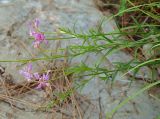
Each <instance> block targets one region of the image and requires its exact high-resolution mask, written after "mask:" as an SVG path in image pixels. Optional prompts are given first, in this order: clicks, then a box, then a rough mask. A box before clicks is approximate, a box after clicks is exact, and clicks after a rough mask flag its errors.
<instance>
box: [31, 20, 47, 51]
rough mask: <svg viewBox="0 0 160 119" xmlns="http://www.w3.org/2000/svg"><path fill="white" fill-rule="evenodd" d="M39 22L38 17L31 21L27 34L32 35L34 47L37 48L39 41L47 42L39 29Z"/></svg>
mask: <svg viewBox="0 0 160 119" xmlns="http://www.w3.org/2000/svg"><path fill="white" fill-rule="evenodd" d="M39 23H40V21H39V20H38V19H35V20H34V21H33V22H31V23H30V25H29V35H30V36H32V37H34V39H35V40H34V42H33V45H34V48H38V47H39V46H40V44H41V43H43V42H44V43H45V44H48V41H47V40H46V38H45V35H44V34H43V33H41V32H40V31H39V28H38V27H39Z"/></svg>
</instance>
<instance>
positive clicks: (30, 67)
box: [27, 63, 32, 72]
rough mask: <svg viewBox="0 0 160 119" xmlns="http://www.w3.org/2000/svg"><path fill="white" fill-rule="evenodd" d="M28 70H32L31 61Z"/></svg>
mask: <svg viewBox="0 0 160 119" xmlns="http://www.w3.org/2000/svg"><path fill="white" fill-rule="evenodd" d="M27 70H28V72H30V71H31V70H32V64H31V63H29V64H28V66H27Z"/></svg>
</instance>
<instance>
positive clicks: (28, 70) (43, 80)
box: [20, 64, 50, 89]
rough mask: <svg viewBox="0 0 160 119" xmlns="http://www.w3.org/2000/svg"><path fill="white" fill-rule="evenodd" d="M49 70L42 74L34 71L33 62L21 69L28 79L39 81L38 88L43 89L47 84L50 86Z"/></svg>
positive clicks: (21, 72)
mask: <svg viewBox="0 0 160 119" xmlns="http://www.w3.org/2000/svg"><path fill="white" fill-rule="evenodd" d="M49 72H50V70H48V71H47V73H46V74H45V73H44V74H42V75H40V74H39V73H38V72H36V73H32V64H28V65H27V66H26V67H25V68H24V69H22V70H20V74H21V75H23V76H24V78H25V79H26V80H27V81H31V80H35V81H38V86H37V87H36V89H43V88H45V87H46V86H50V84H49V83H48V80H49Z"/></svg>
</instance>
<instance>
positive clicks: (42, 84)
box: [33, 71, 50, 89]
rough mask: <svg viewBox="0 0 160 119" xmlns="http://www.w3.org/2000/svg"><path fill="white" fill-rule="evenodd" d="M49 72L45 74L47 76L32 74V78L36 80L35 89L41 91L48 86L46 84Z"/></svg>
mask: <svg viewBox="0 0 160 119" xmlns="http://www.w3.org/2000/svg"><path fill="white" fill-rule="evenodd" d="M49 72H50V71H48V72H47V74H43V75H42V76H40V75H39V74H38V73H34V74H33V75H34V77H35V78H36V79H37V80H38V86H37V87H36V89H43V88H45V87H47V86H50V84H49V83H48V80H49Z"/></svg>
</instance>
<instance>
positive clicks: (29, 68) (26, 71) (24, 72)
mask: <svg viewBox="0 0 160 119" xmlns="http://www.w3.org/2000/svg"><path fill="white" fill-rule="evenodd" d="M31 71H32V64H28V65H27V67H25V68H24V69H23V70H20V71H19V73H20V74H22V75H23V76H24V77H25V78H26V79H27V80H28V81H30V80H31V79H32V78H33V74H32V73H31Z"/></svg>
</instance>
